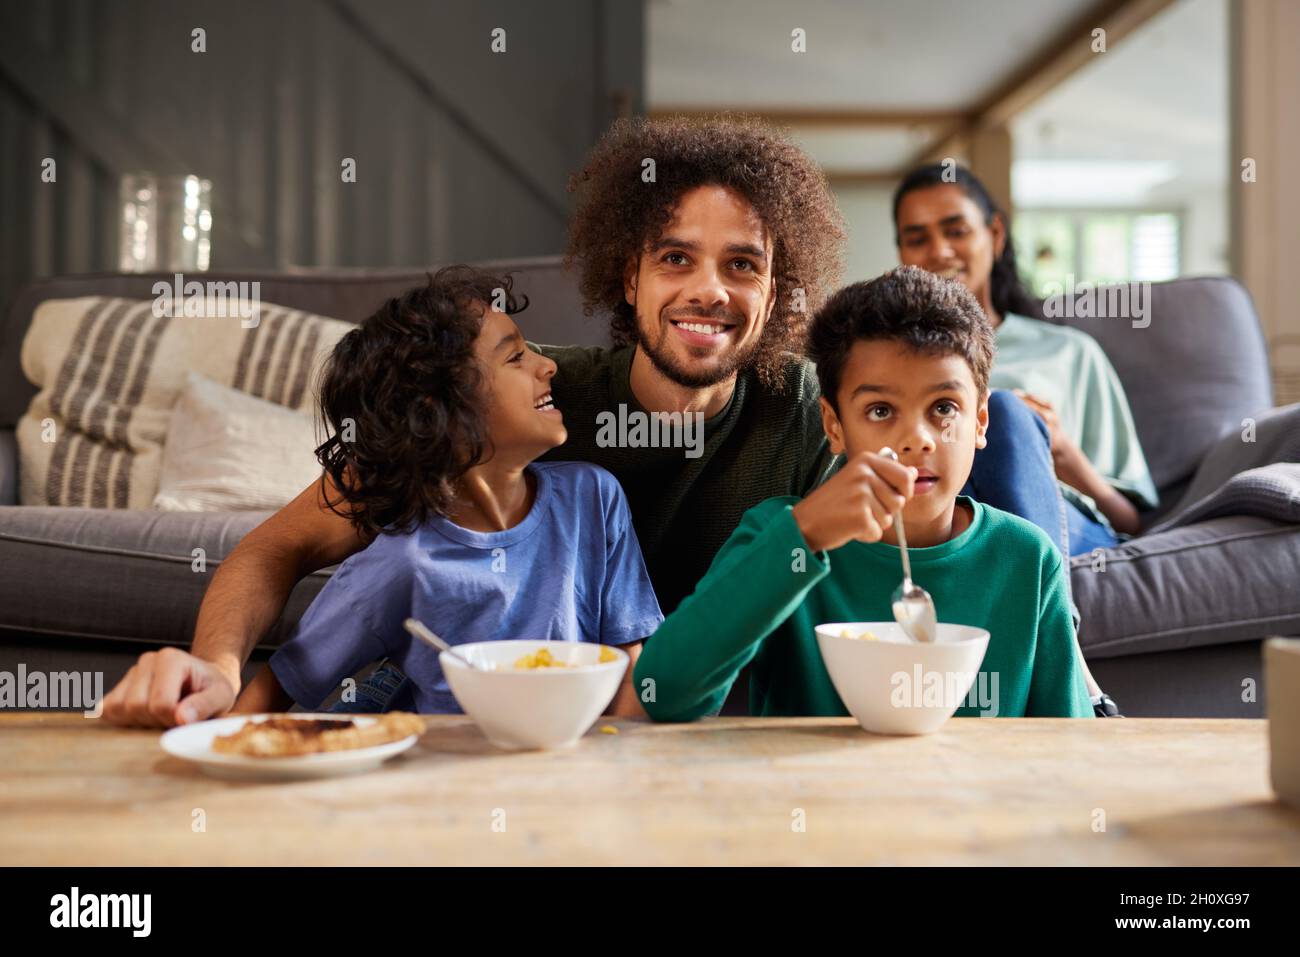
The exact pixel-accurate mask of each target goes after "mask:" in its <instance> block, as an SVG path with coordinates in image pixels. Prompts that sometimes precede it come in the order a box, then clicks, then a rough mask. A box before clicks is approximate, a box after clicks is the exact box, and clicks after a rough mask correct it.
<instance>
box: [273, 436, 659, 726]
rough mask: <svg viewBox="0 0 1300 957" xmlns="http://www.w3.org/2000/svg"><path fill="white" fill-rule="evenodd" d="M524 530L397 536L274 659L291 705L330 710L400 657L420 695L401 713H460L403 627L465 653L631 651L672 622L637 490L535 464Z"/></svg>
mask: <svg viewBox="0 0 1300 957" xmlns="http://www.w3.org/2000/svg"><path fill="white" fill-rule="evenodd" d="M528 471H529V472H531V473H532V474H533V475H534V476H535V477H536V480H537V495H536V498H535V500H534V502H533V507H532V508H531V509H530V510H529V512H528V515H527V516H525V518H524V520H523V521H522V522H520V523H519V524H518V525H516V526H515V527H514V528H509V529H506V530H505V531H503V532H475V531H471V530H469V529H466V528H461V527H460V526H459V525H455V524H453V523H451V522H449V521H447V520H446V519H445V518H440V517H435V518H432V519H430V520H429V521H427V522H425V523H424V524H423V525H421V526H419V527H418V528H416V529H415V530H414V531H412V532H409V533H406V534H383V535H380V536H379V537H378V538H377V539H375V541H374V542H373V543H372V544H371V545H370V546H369V547H368V548H366V549H365V550H364V551H361V552H358V553H357V554H356V555H353V556H352V557H351V558H349V559H348V560H347V561H345V562H344V563H343V564H342V565H340V566H339V568H338V571H336V572H335V573H334V576H333V577H332V578H331V579H330V580H329V582H328V583H327V584H326V585H325V587H324V588H323V589H322V590H321V592H320V594H319V595H317V596H316V600H315V601H314V602H312V604H311V607H310V608H308V609H307V612H306V614H304V615H303V617H302V620H301V621H300V622H299V624H298V628H297V630H296V631H295V632H294V634H293V635H292V636H291V637H290V638H289V640H288V641H286V642H285V643H284V645H282V646H281V647H280V649H279V650H278V651H277V652H276V653H275V654H274V655H272V656H271V662H270V664H271V670H272V671H274V672H275V676H276V678H278V679H279V681H280V684H281V686H283V688H284V690H285V691H286V692H288V694H289V695H290V696H291V697H292V698H293V699H294V701H296V702H298V703H299V704H300V705H302V706H303V707H306V708H317V707H319V706H320V704H321V703H322V702H323V701H324V700H325V699H326V698H328V697H329V696H330V695H331V694H332V693H333V692H334V691H335V690H336V689H337V688H338V687H339V684H340V682H342V681H343V679H344V678H347V677H349V676H351V675H353V674H355V673H356V672H357V671H358V670H359V669H360V668H361V666H362V665H365V664H366V663H367V662H371V661H375V660H376V659H379V658H383V657H389V658H392V659H393V661H394V662H395V663H396V664H397V665H398V666H399V667H401V669H402V670H403V671H404V672H405V673H406V674H407V676H408V677H409V678H411V681H410V682H409V683H408V684H407V686H406V687H407V688H408V689H410V691H409V692H407V691H405V690H404V691H403V692H402V693H401V694H399V695H398V698H396V699H394V700H393V701H392V702H391V704H390V707H392V708H394V709H404V710H413V711H418V712H421V713H425V714H429V713H447V712H452V713H455V712H459V711H460V710H461V708H460V706H459V705H458V704H457V702H456V698H455V696H454V695H453V694H452V693H451V689H450V688H449V687H448V686H447V680H446V678H444V677H443V674H442V669H441V668H440V667H439V666H438V653H437V652H436V651H434V650H433V649H432V648H430V647H429V646H428V645H426V644H424V642H422V641H418V640H417V639H414V638H412V637H411V636H410V635H409V634H408V633H407V631H406V629H404V628H403V627H402V622H403V621H405V620H406V618H407V617H414V618H417V619H419V620H420V621H422V622H424V624H426V625H427V626H428V627H429V628H430V629H432V630H433V631H434V632H435V633H436V634H438V635H439V636H440V637H441V638H443V639H444V640H445V641H447V642H450V643H451V644H463V643H467V642H471V641H497V640H504V639H510V638H542V639H549V640H552V641H591V642H599V643H602V644H607V645H622V644H627V643H629V642H634V641H640V640H641V639H643V638H646V637H648V636H649V635H651V634H653V633H654V631H655V629H656V628H658V627H659V623H660V622H661V621H663V614H662V613H661V612H660V610H659V602H658V601H657V600H656V598H655V594H654V590H653V588H652V587H651V585H650V578H649V575H647V574H646V569H645V562H644V561H643V560H642V558H641V546H640V545H639V544H638V543H637V538H636V532H635V531H634V530H633V528H632V518H631V514H630V512H629V511H628V507H627V500H626V499H625V498H624V497H623V489H622V488H621V487H620V486H619V484H618V481H617V480H616V479H615V478H614V476H612V475H611V474H610V473H609V472H607V471H605V470H604V469H602V468H600V467H599V466H596V465H590V464H588V463H586V462H533V463H532V464H531V465H529V466H528Z"/></svg>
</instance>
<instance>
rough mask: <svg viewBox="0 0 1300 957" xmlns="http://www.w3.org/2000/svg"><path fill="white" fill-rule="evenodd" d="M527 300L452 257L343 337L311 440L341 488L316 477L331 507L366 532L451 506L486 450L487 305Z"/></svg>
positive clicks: (510, 306) (513, 309)
mask: <svg viewBox="0 0 1300 957" xmlns="http://www.w3.org/2000/svg"><path fill="white" fill-rule="evenodd" d="M520 300H522V301H520ZM527 305H528V299H527V297H526V296H524V297H520V298H518V299H517V298H516V296H515V295H514V294H513V292H512V291H511V279H510V277H509V276H494V275H491V274H489V273H485V272H481V271H479V270H477V269H473V268H471V267H469V266H448V267H446V268H445V269H440V270H439V271H438V272H437V274H436V275H433V276H429V277H428V283H427V284H426V285H424V286H418V287H416V288H414V289H411V290H410V291H408V292H406V293H403V294H402V295H401V296H398V297H397V298H395V299H389V300H388V301H387V302H386V303H384V305H383V306H381V307H380V308H379V309H378V310H377V311H376V312H375V313H374V314H373V315H372V316H370V317H369V318H367V319H366V320H365V321H363V322H362V323H361V324H360V325H359V326H357V328H355V329H353V330H352V331H351V332H349V333H348V334H347V335H345V336H344V337H343V338H342V339H340V340H339V342H338V345H336V346H335V347H334V351H333V353H332V354H331V355H330V357H329V359H328V361H327V362H326V365H325V367H324V370H323V372H322V377H321V386H320V411H321V417H322V419H323V420H324V422H325V426H326V433H327V435H328V438H327V439H326V440H325V441H324V442H323V443H322V444H321V445H320V446H319V447H318V448H317V449H316V458H317V459H319V460H320V463H321V465H322V466H323V467H324V469H325V474H326V475H327V476H328V477H329V478H330V479H331V480H333V482H334V485H335V487H336V488H337V489H338V490H339V493H340V495H341V496H342V498H341V499H336V500H334V501H331V500H330V495H329V491H328V488H327V486H326V485H325V483H324V479H323V478H322V480H321V482H322V496H323V498H324V500H325V504H326V505H327V506H328V507H329V508H330V509H331V510H332V511H334V512H337V513H338V514H340V515H343V516H344V517H346V518H347V519H348V520H349V521H351V522H352V524H353V526H354V527H355V528H356V529H357V531H358V532H360V533H361V534H362V535H364V536H366V537H373V536H375V535H378V534H379V533H380V532H382V531H385V530H390V531H409V530H410V529H411V528H413V527H414V526H416V525H418V524H420V523H421V522H423V521H425V520H426V519H428V518H429V517H430V516H431V515H444V516H445V515H447V514H448V511H449V508H450V506H451V503H452V502H453V501H454V499H455V497H456V480H457V479H458V478H460V477H461V476H462V475H464V474H465V472H466V471H468V470H469V469H470V468H472V467H473V466H474V465H476V464H478V463H479V462H481V461H484V457H485V455H488V456H490V448H491V441H490V437H489V435H488V432H487V422H486V399H485V396H484V395H483V385H484V379H483V374H482V371H481V370H480V367H479V363H478V361H477V359H476V357H475V353H474V341H475V340H476V339H477V338H478V334H479V331H480V330H481V329H482V326H483V312H484V311H485V310H487V309H496V310H498V311H501V312H505V313H507V314H509V315H513V314H515V313H517V312H520V311H522V310H523V309H524V308H525V307H527ZM339 506H342V507H341V508H340V507H339Z"/></svg>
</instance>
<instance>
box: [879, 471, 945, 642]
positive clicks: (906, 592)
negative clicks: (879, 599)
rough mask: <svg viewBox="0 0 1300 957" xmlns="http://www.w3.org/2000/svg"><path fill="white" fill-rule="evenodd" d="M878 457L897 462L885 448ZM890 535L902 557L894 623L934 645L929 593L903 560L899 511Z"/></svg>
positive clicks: (892, 601)
mask: <svg viewBox="0 0 1300 957" xmlns="http://www.w3.org/2000/svg"><path fill="white" fill-rule="evenodd" d="M880 454H881V455H883V456H884V457H885V458H887V459H893V460H894V461H895V462H897V461H898V453H897V452H895V451H894V450H893V449H891V448H889V447H888V446H886V447H885V448H883V449H881V450H880ZM894 534H895V535H896V536H897V538H898V550H899V553H900V554H901V555H902V556H903V583H902V584H901V585H899V586H898V587H897V588H895V589H894V595H893V598H892V599H890V605H891V606H892V607H893V610H894V620H895V621H896V622H898V624H899V627H901V628H902V629H903V631H904V632H905V633H906V634H907V635H908V636H909V637H910V638H911V639H912V640H913V641H917V642H921V643H924V644H929V643H932V642H933V641H934V639H935V633H936V632H937V631H938V627H939V626H938V624H937V622H938V616H937V615H936V614H935V611H934V599H932V598H931V597H930V593H929V592H928V591H926V590H925V589H924V588H922V587H921V586H920V585H917V584H916V583H915V582H913V581H912V562H911V560H910V559H909V558H908V556H907V536H906V535H905V534H904V533H903V510H902V509H899V510H898V511H897V512H895V513H894Z"/></svg>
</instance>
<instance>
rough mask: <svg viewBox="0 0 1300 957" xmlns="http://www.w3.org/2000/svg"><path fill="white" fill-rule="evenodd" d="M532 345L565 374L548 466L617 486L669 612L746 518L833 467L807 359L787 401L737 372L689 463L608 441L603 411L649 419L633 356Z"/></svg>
mask: <svg viewBox="0 0 1300 957" xmlns="http://www.w3.org/2000/svg"><path fill="white" fill-rule="evenodd" d="M534 348H536V349H538V351H540V352H541V353H542V354H544V355H546V356H549V357H550V358H551V359H554V360H555V362H556V364H557V365H558V366H559V369H558V370H557V372H556V374H555V378H554V379H553V380H552V382H551V393H552V395H553V396H554V399H555V405H556V407H557V408H558V409H559V410H560V411H561V412H562V413H564V426H565V428H566V429H568V432H569V438H568V441H567V442H565V443H564V444H563V445H562V446H560V447H559V448H556V449H552V450H551V451H550V452H549V453H547V454H546V455H545V456H544V458H546V459H560V460H579V461H584V462H594V463H595V464H596V465H599V466H601V467H602V468H605V469H608V470H609V471H610V472H612V473H613V474H614V477H615V478H617V479H618V481H619V484H620V485H622V486H623V491H624V492H625V493H626V495H627V500H628V505H629V507H630V508H631V511H632V523H633V525H634V526H635V528H636V534H637V538H638V539H639V540H640V542H641V551H642V553H643V554H644V555H645V562H646V569H647V570H648V571H649V573H650V581H651V582H652V583H653V584H654V588H655V594H656V595H657V596H658V598H659V605H660V607H662V608H663V610H664V613H665V614H667V613H670V612H671V611H672V610H673V609H674V608H676V607H677V605H678V604H679V603H680V602H681V600H682V599H683V598H685V597H686V596H687V595H689V594H690V593H691V591H692V589H694V588H695V585H696V583H697V582H698V581H699V580H700V579H702V578H703V577H704V574H705V572H707V571H708V569H709V564H710V563H711V562H712V561H713V556H714V555H715V554H717V552H718V549H720V548H721V547H722V545H723V543H724V542H726V540H727V538H728V537H729V536H730V535H731V533H732V532H733V531H734V530H735V528H736V526H737V525H739V524H740V520H741V518H742V517H743V516H744V514H745V512H746V511H748V510H749V509H750V508H752V507H753V506H755V505H757V504H758V503H759V502H761V501H763V500H765V499H768V498H772V497H773V496H778V495H799V496H803V495H807V494H808V492H809V491H811V490H812V489H813V488H815V487H816V486H817V485H818V484H819V483H820V481H821V480H822V478H823V477H824V475H825V474H826V473H827V472H828V471H829V470H832V469H833V467H834V465H835V464H836V459H835V456H833V455H832V454H831V451H830V447H829V444H828V443H827V441H826V436H825V434H824V433H823V431H822V423H821V412H820V410H819V409H818V405H817V399H818V396H819V395H820V392H819V390H818V386H817V375H816V372H815V371H814V368H813V365H812V363H811V362H809V361H808V360H807V359H803V358H798V357H795V356H791V357H790V361H789V362H788V364H787V365H786V367H785V369H784V373H783V386H784V388H783V391H781V392H777V391H776V390H774V389H771V388H767V387H765V386H763V384H762V383H761V382H760V381H759V380H758V377H757V375H756V374H755V373H753V372H752V371H747V372H741V373H740V374H739V375H738V376H737V380H736V388H735V391H734V392H733V393H732V396H731V400H730V402H728V403H727V406H726V407H725V408H724V409H723V410H722V411H721V412H719V413H718V414H716V415H714V416H713V417H712V418H709V419H706V420H705V421H704V441H703V448H702V449H694V450H689V451H690V453H691V454H690V455H689V456H688V455H687V452H688V450H687V449H684V448H682V447H680V446H678V447H658V448H651V447H633V446H631V445H630V444H627V443H623V444H619V442H617V441H615V442H614V443H613V444H610V443H609V442H608V441H607V440H608V439H609V438H610V437H611V430H610V429H609V428H606V429H604V431H603V432H602V428H601V426H602V422H605V423H608V421H609V416H606V417H605V419H603V420H602V418H601V413H609V415H611V416H613V417H615V418H617V417H618V416H619V415H620V414H622V415H624V416H627V415H629V414H632V413H637V414H639V415H640V416H646V415H647V413H646V410H645V409H644V408H643V407H642V406H641V404H640V403H639V402H637V400H636V397H635V396H633V394H632V387H631V370H632V356H633V352H634V349H633V347H631V346H625V347H621V348H617V349H603V348H598V347H586V346H535V347H534ZM620 406H622V407H623V408H622V410H620ZM622 438H626V436H622ZM634 438H636V437H635V436H634ZM697 451H698V452H699V455H698V456H697V457H693V456H695V453H696V452H697Z"/></svg>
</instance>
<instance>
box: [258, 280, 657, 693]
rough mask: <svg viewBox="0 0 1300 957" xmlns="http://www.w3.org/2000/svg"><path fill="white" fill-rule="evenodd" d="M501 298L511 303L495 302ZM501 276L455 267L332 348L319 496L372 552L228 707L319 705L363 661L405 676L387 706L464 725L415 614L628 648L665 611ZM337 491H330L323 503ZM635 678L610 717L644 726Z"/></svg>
mask: <svg viewBox="0 0 1300 957" xmlns="http://www.w3.org/2000/svg"><path fill="white" fill-rule="evenodd" d="M501 293H504V296H505V302H504V308H503V309H500V310H498V309H493V308H490V307H489V304H490V303H499V302H500V294H501ZM521 308H522V307H521V306H519V305H518V304H517V303H516V301H515V298H514V297H513V296H512V295H511V293H510V281H509V279H508V277H507V278H500V277H496V276H491V275H487V274H484V273H481V272H478V271H477V270H473V269H470V268H469V267H463V266H461V267H449V268H447V269H444V270H441V271H440V272H439V273H438V274H437V275H436V276H434V277H432V278H431V279H430V281H429V284H428V285H427V286H426V287H423V288H417V289H414V290H411V291H410V292H408V293H406V294H405V295H404V296H402V297H400V298H398V299H391V300H389V301H388V302H387V303H386V304H385V305H384V306H383V307H382V308H381V309H380V310H379V311H378V312H376V313H375V314H374V315H373V316H371V317H370V318H369V319H367V320H366V321H365V322H363V323H362V324H361V325H360V326H358V327H357V328H356V329H354V330H353V331H352V332H350V333H348V334H347V335H346V336H344V337H343V339H342V340H340V341H339V344H338V345H337V346H336V347H335V349H334V352H333V354H332V356H331V358H330V361H329V364H328V365H327V367H326V369H325V373H324V377H323V381H322V384H321V410H322V413H323V414H324V417H325V419H326V421H327V424H328V426H329V429H328V431H329V433H330V435H329V438H328V439H327V440H326V441H325V442H324V444H322V445H321V446H320V447H319V448H318V449H317V450H316V454H317V457H318V458H319V459H320V460H321V463H322V464H323V465H324V467H325V473H326V476H325V477H326V479H328V481H325V480H322V481H323V489H322V493H321V494H322V495H323V496H325V498H326V501H327V503H328V504H329V505H330V507H332V508H334V509H335V510H336V511H339V512H340V513H341V514H345V515H346V516H347V517H348V518H349V519H350V520H351V522H352V523H353V525H354V527H355V528H356V529H357V532H358V534H360V535H364V536H366V537H368V538H372V539H373V542H372V544H371V545H370V546H369V547H367V548H366V549H365V550H363V551H361V552H359V553H357V554H356V555H353V556H352V557H351V558H349V559H348V560H347V561H346V562H344V563H343V564H342V565H340V566H339V568H338V570H337V571H336V572H335V573H334V576H333V577H332V578H331V579H330V581H329V582H328V584H326V586H325V587H324V589H323V590H322V591H321V592H320V594H319V595H317V597H316V600H315V601H314V602H312V604H311V607H310V608H308V609H307V612H306V614H304V615H303V617H302V620H301V621H300V623H299V625H298V628H297V630H296V631H295V633H294V634H293V636H292V637H291V638H290V639H289V640H288V641H287V642H286V643H285V644H284V645H283V646H281V648H280V649H279V650H278V651H277V652H276V653H275V654H274V655H273V656H272V657H271V660H270V662H269V663H268V665H267V667H266V668H264V669H263V670H262V671H261V672H260V673H259V674H258V675H257V677H256V678H255V679H254V680H253V681H252V682H250V683H249V685H248V687H247V688H246V689H245V690H244V692H243V693H242V694H241V695H240V696H239V700H238V701H237V702H236V703H235V707H234V709H233V712H234V713H247V712H255V711H271V710H283V709H285V708H287V707H288V706H289V705H290V704H292V703H293V702H297V703H298V704H301V705H303V706H304V707H307V708H311V709H315V708H318V707H319V706H320V705H321V703H322V702H323V701H324V700H325V699H326V698H328V697H329V696H330V695H331V694H332V693H333V692H334V691H335V690H336V689H337V688H338V687H339V686H340V684H341V682H342V681H343V680H344V679H346V678H348V677H350V676H351V675H353V674H354V673H355V672H356V671H357V670H358V669H360V668H361V667H362V666H363V665H365V664H366V663H367V662H370V661H374V660H376V659H379V658H385V657H387V658H388V659H389V660H390V661H392V662H393V663H394V664H396V665H397V666H398V667H400V669H401V671H402V672H403V673H404V674H405V676H406V679H407V680H405V681H403V683H402V685H401V690H400V691H399V692H398V694H397V695H396V697H395V698H394V699H393V700H392V701H390V702H389V707H390V708H393V709H402V710H410V711H419V712H424V713H439V712H458V711H460V707H459V706H458V704H457V702H456V699H455V697H454V696H453V695H452V693H451V691H450V689H449V688H448V686H447V682H446V678H445V677H444V676H443V674H442V669H441V668H440V667H439V665H438V654H437V652H436V651H434V650H433V649H432V648H429V647H427V646H426V645H424V644H423V643H422V642H419V641H416V640H414V639H412V638H411V637H410V636H409V635H408V634H407V632H406V631H405V629H404V628H403V627H402V622H403V621H404V620H405V619H406V618H407V617H414V618H417V619H419V620H420V621H422V622H424V624H426V625H427V626H429V628H430V629H432V630H433V631H434V632H436V633H437V634H438V635H440V636H441V637H442V638H443V639H444V640H446V641H448V642H451V643H452V644H463V643H467V642H472V641H494V640H503V639H512V638H537V639H550V640H556V641H591V642H599V643H602V644H609V645H620V646H622V647H623V648H624V649H625V650H626V651H627V652H628V653H629V655H630V656H631V657H632V660H633V662H634V663H635V661H636V656H637V654H638V653H639V652H640V643H641V641H642V639H644V638H645V637H646V636H647V635H650V634H652V633H653V632H654V630H655V628H656V627H657V626H658V624H659V622H660V621H662V620H663V615H662V614H661V612H660V610H659V603H658V601H657V600H656V599H655V595H654V590H653V589H652V587H651V585H650V579H649V576H648V575H647V573H646V569H645V563H644V561H643V560H642V557H641V549H640V546H639V544H638V543H637V538H636V532H635V531H634V530H633V528H632V521H631V516H630V513H629V511H628V507H627V502H626V500H625V498H624V496H623V491H622V489H621V487H620V486H619V484H618V482H617V481H616V480H615V479H614V477H613V476H612V475H610V474H609V473H608V472H606V471H605V470H604V469H601V468H600V467H598V466H595V465H590V464H587V463H582V462H545V463H543V462H537V461H535V459H537V457H538V456H540V455H542V454H543V453H544V452H546V451H548V450H550V449H552V448H555V447H556V446H558V445H560V444H562V443H563V442H564V440H565V438H566V432H565V428H564V423H563V417H562V416H561V414H560V412H559V410H558V409H556V408H555V407H554V405H553V403H552V402H551V393H550V380H551V377H552V376H553V375H554V374H555V368H556V367H555V363H554V362H552V361H551V360H550V359H547V358H545V357H544V356H541V355H539V354H538V353H536V352H533V351H532V350H531V349H529V348H528V346H527V345H526V343H525V342H524V338H523V336H522V335H521V334H520V332H519V329H518V328H517V327H516V326H515V323H514V322H513V320H512V319H511V318H510V317H511V315H512V314H514V313H516V312H518V311H519V310H520V309H521ZM335 496H337V497H335ZM631 675H632V669H631V667H629V668H628V676H627V679H626V680H625V682H624V685H623V687H622V688H621V689H620V690H619V693H618V695H617V696H616V697H615V699H614V702H613V704H612V705H611V709H610V710H611V712H612V713H614V714H622V715H636V714H643V713H644V712H643V711H642V710H641V707H640V704H639V702H638V699H637V695H636V693H635V691H634V689H633V687H632V684H631Z"/></svg>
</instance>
